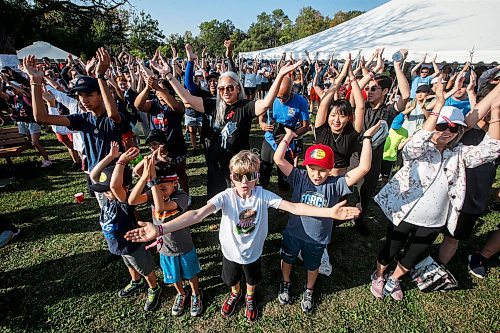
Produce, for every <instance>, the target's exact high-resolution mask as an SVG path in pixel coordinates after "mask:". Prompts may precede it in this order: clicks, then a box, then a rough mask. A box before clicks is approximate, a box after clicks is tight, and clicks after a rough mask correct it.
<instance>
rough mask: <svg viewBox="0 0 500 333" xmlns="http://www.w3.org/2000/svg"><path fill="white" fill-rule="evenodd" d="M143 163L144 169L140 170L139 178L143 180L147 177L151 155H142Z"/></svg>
mask: <svg viewBox="0 0 500 333" xmlns="http://www.w3.org/2000/svg"><path fill="white" fill-rule="evenodd" d="M142 161H143V165H144V170H142V175H141V178H142V179H143V180H148V179H149V173H150V171H149V168H150V167H151V163H150V162H151V156H144V159H143V160H142Z"/></svg>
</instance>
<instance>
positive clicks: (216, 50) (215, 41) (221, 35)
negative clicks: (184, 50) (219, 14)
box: [198, 20, 236, 56]
mask: <svg viewBox="0 0 500 333" xmlns="http://www.w3.org/2000/svg"><path fill="white" fill-rule="evenodd" d="M199 28H200V35H199V36H198V38H199V42H200V44H201V45H203V46H206V47H207V52H208V54H209V55H212V56H222V55H223V54H224V52H225V48H224V40H226V39H228V38H230V36H231V35H232V34H233V32H234V31H235V30H236V28H235V27H234V24H233V22H231V20H225V21H224V22H220V21H219V20H212V21H206V22H202V23H201V24H200V26H199Z"/></svg>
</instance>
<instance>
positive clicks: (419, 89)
mask: <svg viewBox="0 0 500 333" xmlns="http://www.w3.org/2000/svg"><path fill="white" fill-rule="evenodd" d="M430 91H431V87H429V85H427V84H422V85H420V86H418V87H417V93H421V92H422V93H426V94H428V93H429V92H430Z"/></svg>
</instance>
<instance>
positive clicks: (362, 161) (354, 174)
mask: <svg viewBox="0 0 500 333" xmlns="http://www.w3.org/2000/svg"><path fill="white" fill-rule="evenodd" d="M379 128H380V121H379V122H378V123H377V124H375V125H374V126H372V127H370V128H369V129H367V130H366V131H365V133H364V134H363V143H362V144H363V148H362V149H361V154H360V156H359V165H358V167H357V168H354V169H352V170H351V171H349V172H348V173H346V174H345V182H346V184H347V186H352V185H354V184H356V183H357V182H358V181H360V180H361V179H362V178H363V177H364V176H365V175H366V174H367V173H368V171H370V168H371V166H372V141H371V137H372V136H373V135H374V134H375V133H376V132H377V131H378V129H379ZM366 137H369V139H368V138H366Z"/></svg>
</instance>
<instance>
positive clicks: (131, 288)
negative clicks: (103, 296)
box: [118, 278, 146, 297]
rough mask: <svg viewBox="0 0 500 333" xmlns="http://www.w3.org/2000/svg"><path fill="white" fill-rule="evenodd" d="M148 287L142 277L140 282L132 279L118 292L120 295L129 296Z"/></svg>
mask: <svg viewBox="0 0 500 333" xmlns="http://www.w3.org/2000/svg"><path fill="white" fill-rule="evenodd" d="M145 287H146V281H144V279H143V278H141V279H140V280H139V281H138V282H134V281H130V282H129V284H127V285H126V286H125V288H123V289H122V290H120V291H119V292H118V296H119V297H128V296H130V295H132V294H133V293H135V292H137V291H142V290H144V288H145Z"/></svg>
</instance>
